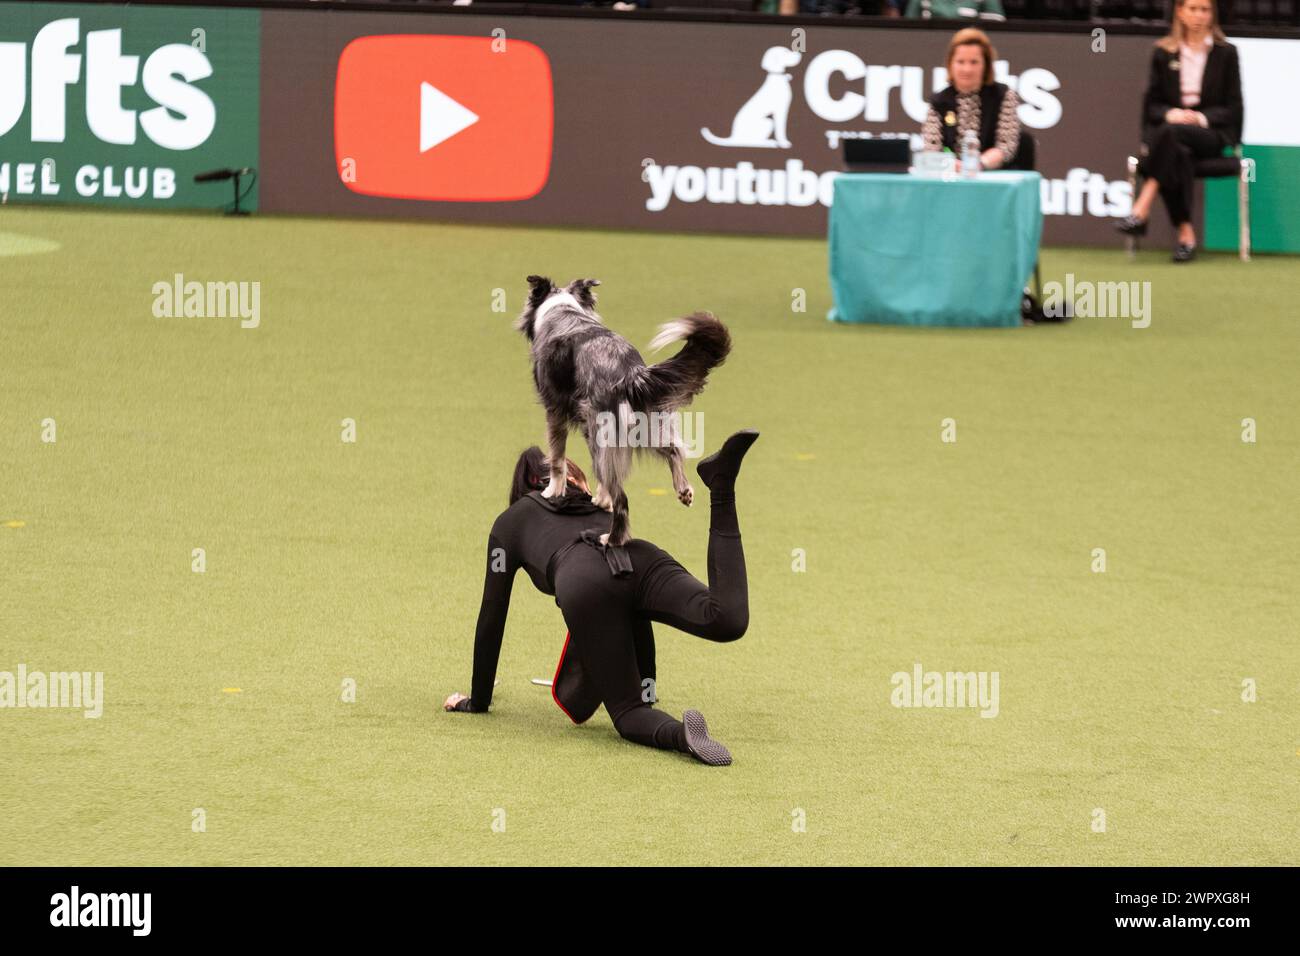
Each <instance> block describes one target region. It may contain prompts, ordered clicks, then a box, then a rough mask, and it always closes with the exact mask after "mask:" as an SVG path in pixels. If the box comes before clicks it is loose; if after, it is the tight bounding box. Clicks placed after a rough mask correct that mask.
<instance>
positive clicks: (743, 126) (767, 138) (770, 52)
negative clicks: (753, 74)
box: [700, 46, 802, 149]
mask: <svg viewBox="0 0 1300 956" xmlns="http://www.w3.org/2000/svg"><path fill="white" fill-rule="evenodd" d="M800 59H802V57H801V55H800V54H798V53H795V52H794V51H793V50H789V49H787V48H786V47H783V46H774V47H768V49H767V51H766V52H765V53H764V54H763V63H762V65H763V70H764V72H766V73H767V79H765V80H764V81H763V85H762V86H760V87H759V88H758V92H756V93H755V94H754V95H753V96H751V97H750V98H749V99H748V100H746V101H745V105H744V106H742V107H741V108H740V109H739V110H738V111H737V112H736V118H735V119H733V120H732V121H731V135H730V136H728V137H726V138H725V139H724V138H723V137H721V136H715V135H714V134H713V133H710V132H709V130H708V129H707V128H705V129H701V130H700V135H701V136H703V137H704V138H705V139H707V140H708V141H709V142H710V143H712V144H713V145H715V146H747V147H758V148H762V149H777V148H780V149H789V148H790V140H788V139H787V138H786V135H785V122H786V118H787V117H788V116H789V115H790V101H791V100H792V99H793V98H794V96H793V94H792V93H791V92H790V81H791V79H792V77H791V76H790V75H789V74H787V73H786V72H785V71H786V70H788V69H789V68H790V67H792V66H797V65H798V64H799V60H800Z"/></svg>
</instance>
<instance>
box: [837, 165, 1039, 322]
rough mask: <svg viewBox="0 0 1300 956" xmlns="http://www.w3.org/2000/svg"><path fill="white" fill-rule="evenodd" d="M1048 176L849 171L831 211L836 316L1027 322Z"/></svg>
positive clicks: (867, 319)
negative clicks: (1026, 294)
mask: <svg viewBox="0 0 1300 956" xmlns="http://www.w3.org/2000/svg"><path fill="white" fill-rule="evenodd" d="M1040 180H1041V177H1040V176H1039V175H1038V173H1033V172H1015V171H996V170H995V171H992V172H984V173H980V175H979V176H978V177H977V178H975V179H960V178H958V179H955V180H950V181H944V180H942V179H930V178H926V177H922V176H911V175H904V174H891V173H842V174H840V175H839V176H837V177H836V179H835V192H834V196H833V199H832V202H831V212H830V237H829V245H830V250H829V252H830V273H831V293H832V295H833V296H834V303H835V304H834V307H833V308H832V309H831V310H830V312H829V313H828V314H827V316H826V317H827V318H828V319H830V320H831V321H834V322H880V323H890V324H897V325H958V326H996V325H1020V297H1021V294H1022V292H1023V291H1024V288H1025V283H1026V282H1027V281H1028V280H1029V276H1030V275H1031V274H1032V273H1033V271H1034V263H1035V262H1037V261H1038V243H1039V240H1040V239H1041V237H1042V232H1043V208H1042V204H1041V202H1040V200H1039V182H1040Z"/></svg>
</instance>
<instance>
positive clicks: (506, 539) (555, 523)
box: [468, 486, 609, 713]
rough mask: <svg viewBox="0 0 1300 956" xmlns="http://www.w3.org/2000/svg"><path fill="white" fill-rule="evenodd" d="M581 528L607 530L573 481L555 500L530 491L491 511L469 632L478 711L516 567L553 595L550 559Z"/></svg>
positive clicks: (493, 667)
mask: <svg viewBox="0 0 1300 956" xmlns="http://www.w3.org/2000/svg"><path fill="white" fill-rule="evenodd" d="M587 529H592V530H595V531H599V532H602V533H603V532H605V531H608V530H609V512H607V511H605V510H604V509H602V508H600V507H598V506H597V505H596V504H594V503H593V502H592V500H591V496H590V495H588V494H586V493H585V492H581V491H578V490H577V489H576V488H574V487H573V486H570V487H569V489H568V494H566V495H565V496H564V497H563V498H559V499H553V498H543V497H542V493H541V492H540V491H533V492H530V493H529V494H526V495H524V496H522V497H521V498H519V499H518V500H517V501H515V503H514V504H513V505H511V506H510V507H509V508H507V509H506V510H505V511H503V512H501V514H500V515H498V516H497V519H496V521H495V522H494V523H493V524H492V530H491V531H490V532H489V533H488V546H487V571H486V572H485V577H484V580H483V603H482V605H481V606H480V607H479V612H478V627H477V629H476V630H475V632H474V680H473V685H472V687H471V689H470V701H469V704H468V709H469V710H470V711H472V712H474V713H480V712H482V711H485V710H487V709H488V706H489V705H490V704H491V703H492V684H493V682H494V681H495V679H496V673H497V661H498V659H499V658H500V656H501V637H502V635H503V634H504V633H505V628H506V615H507V613H508V612H509V610H510V592H511V589H512V588H513V587H514V579H515V572H516V571H518V570H519V568H521V567H522V568H523V569H524V570H526V571H527V572H528V576H529V577H530V578H532V579H533V584H534V585H535V586H536V588H537V590H539V591H541V592H542V593H543V594H550V595H552V596H554V594H555V584H554V581H553V579H552V574H553V572H554V566H553V564H554V559H555V558H556V557H558V555H559V554H560V553H561V552H563V551H564V550H565V549H566V548H567V547H568V546H569V545H572V544H575V543H576V542H577V539H578V536H579V535H580V534H581V533H582V532H583V531H585V530H587Z"/></svg>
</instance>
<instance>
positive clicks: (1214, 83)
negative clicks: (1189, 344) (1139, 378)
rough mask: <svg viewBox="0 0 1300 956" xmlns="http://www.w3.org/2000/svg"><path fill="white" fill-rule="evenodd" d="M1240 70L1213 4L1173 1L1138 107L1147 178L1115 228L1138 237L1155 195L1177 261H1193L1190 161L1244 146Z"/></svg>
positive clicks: (1209, 1)
mask: <svg viewBox="0 0 1300 956" xmlns="http://www.w3.org/2000/svg"><path fill="white" fill-rule="evenodd" d="M1241 123H1242V106H1241V69H1240V66H1239V63H1238V59H1237V48H1236V47H1235V46H1233V45H1232V44H1231V43H1229V42H1228V40H1227V38H1226V37H1225V36H1224V35H1223V31H1222V30H1220V29H1219V24H1218V15H1217V14H1216V12H1215V9H1214V0H1175V4H1174V18H1173V22H1172V23H1171V24H1170V28H1169V35H1168V36H1166V37H1164V38H1163V39H1161V40H1160V41H1159V42H1157V43H1156V47H1155V49H1154V50H1152V51H1151V76H1150V79H1149V80H1148V82H1147V91H1146V96H1145V97H1144V98H1143V104H1142V126H1143V130H1142V141H1143V142H1144V143H1145V144H1146V146H1147V155H1146V156H1145V157H1144V158H1143V160H1142V164H1141V167H1140V168H1141V170H1142V172H1143V173H1145V174H1146V176H1147V179H1146V181H1145V182H1143V183H1142V189H1141V191H1140V192H1139V193H1138V195H1137V196H1136V197H1135V198H1134V200H1133V213H1132V215H1130V216H1129V217H1128V218H1127V219H1125V220H1123V221H1122V222H1120V223H1119V224H1118V225H1117V226H1116V227H1115V228H1116V229H1118V230H1119V231H1120V232H1124V233H1128V234H1130V235H1135V236H1140V235H1143V234H1144V233H1145V232H1146V231H1147V218H1148V217H1149V216H1150V215H1151V205H1152V203H1154V202H1155V198H1156V193H1157V192H1158V193H1159V194H1160V196H1161V198H1162V199H1164V201H1165V209H1166V210H1167V211H1168V213H1169V218H1170V220H1171V221H1172V222H1173V224H1174V228H1175V229H1177V230H1178V239H1177V242H1178V245H1177V246H1176V247H1175V248H1174V261H1175V262H1189V261H1191V259H1192V258H1193V257H1194V256H1195V251H1196V230H1195V229H1193V228H1192V195H1193V193H1192V187H1193V186H1194V185H1195V182H1196V179H1195V175H1194V169H1195V166H1194V164H1195V161H1196V160H1198V159H1209V158H1211V157H1214V156H1222V155H1223V150H1224V147H1226V146H1235V145H1237V144H1238V143H1239V142H1241Z"/></svg>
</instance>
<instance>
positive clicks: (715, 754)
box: [682, 710, 731, 767]
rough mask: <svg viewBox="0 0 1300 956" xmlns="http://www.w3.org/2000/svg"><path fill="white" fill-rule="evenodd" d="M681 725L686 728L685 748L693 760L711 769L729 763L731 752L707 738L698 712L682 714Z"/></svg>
mask: <svg viewBox="0 0 1300 956" xmlns="http://www.w3.org/2000/svg"><path fill="white" fill-rule="evenodd" d="M682 723H683V724H684V725H685V727H686V746H687V747H689V748H690V749H691V753H692V754H693V755H694V756H695V759H697V760H700V761H702V762H704V763H707V764H708V765H709V766H711V767H725V766H727V764H729V763H731V751H730V750H728V749H727V748H726V747H724V746H723V745H722V744H720V743H718V742H717V741H716V740H714V739H713V738H712V737H710V736H709V727H708V725H707V724H706V723H705V722H704V715H703V714H701V713H700V712H699V711H698V710H688V711H686V712H685V713H684V714H682Z"/></svg>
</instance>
